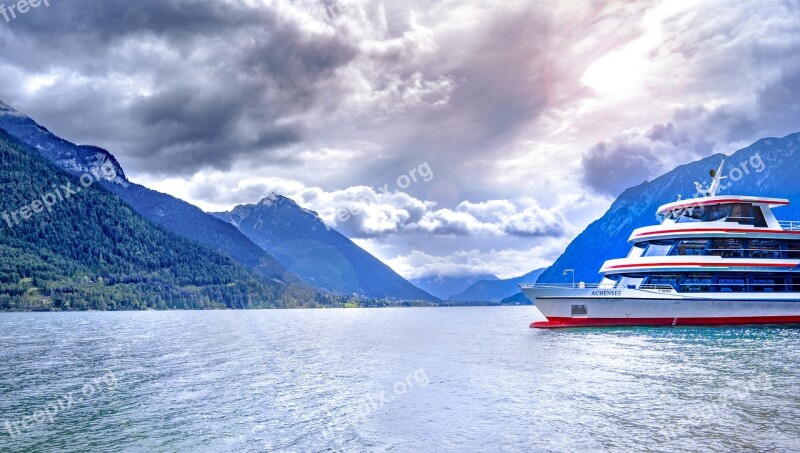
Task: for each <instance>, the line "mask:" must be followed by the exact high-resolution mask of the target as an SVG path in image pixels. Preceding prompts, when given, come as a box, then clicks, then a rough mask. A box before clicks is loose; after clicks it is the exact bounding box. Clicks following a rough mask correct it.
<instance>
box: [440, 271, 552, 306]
mask: <svg viewBox="0 0 800 453" xmlns="http://www.w3.org/2000/svg"><path fill="white" fill-rule="evenodd" d="M544 271H545V269H536V270H535V271H531V272H529V273H527V274H525V275H522V276H520V277H515V278H509V279H505V280H481V281H479V282H477V283H475V284H474V285H472V286H470V287H469V288H467V289H466V290H464V291H463V292H461V293H459V294H456V295H454V296H450V297H448V298H447V300H449V301H454V302H500V301H502V300H503V299H505V298H507V297H511V296H513V295H515V294H517V293H519V292H520V290H519V284H520V283H535V282H536V280H537V279H538V278H539V276H540V275H542V273H543V272H544Z"/></svg>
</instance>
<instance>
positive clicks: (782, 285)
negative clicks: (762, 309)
mask: <svg viewBox="0 0 800 453" xmlns="http://www.w3.org/2000/svg"><path fill="white" fill-rule="evenodd" d="M786 280H787V278H786V277H784V276H782V275H770V274H765V275H758V274H756V275H754V276H753V291H758V292H765V293H771V292H776V291H786Z"/></svg>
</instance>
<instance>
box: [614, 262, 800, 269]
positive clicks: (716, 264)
mask: <svg viewBox="0 0 800 453" xmlns="http://www.w3.org/2000/svg"><path fill="white" fill-rule="evenodd" d="M798 265H800V263H775V264H764V263H638V264H618V265H616V266H611V267H609V269H629V268H632V267H662V266H668V267H684V266H702V267H708V268H712V267H713V268H718V267H796V266H798Z"/></svg>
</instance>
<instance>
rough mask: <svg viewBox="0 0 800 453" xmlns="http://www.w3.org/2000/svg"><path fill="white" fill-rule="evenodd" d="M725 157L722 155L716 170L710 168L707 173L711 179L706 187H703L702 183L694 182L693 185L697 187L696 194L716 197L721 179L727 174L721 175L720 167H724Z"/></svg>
mask: <svg viewBox="0 0 800 453" xmlns="http://www.w3.org/2000/svg"><path fill="white" fill-rule="evenodd" d="M725 159H726V156H723V157H722V162H721V163H720V164H719V169H718V170H711V172H710V173H709V174H710V175H711V178H713V179H712V180H711V185H710V186H709V187H708V189H704V188H703V185H702V184H700V183H699V182H695V183H694V186H695V187H696V188H697V194H698V195H700V197H716V196H717V194H718V193H719V190H720V189H721V188H722V180H723V179H727V176H722V169H723V168H725Z"/></svg>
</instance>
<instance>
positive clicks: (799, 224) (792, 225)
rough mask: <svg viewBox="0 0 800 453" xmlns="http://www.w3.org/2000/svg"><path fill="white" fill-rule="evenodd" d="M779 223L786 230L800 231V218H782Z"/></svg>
mask: <svg viewBox="0 0 800 453" xmlns="http://www.w3.org/2000/svg"><path fill="white" fill-rule="evenodd" d="M778 225H780V226H781V228H783V229H784V230H785V231H800V221H798V220H781V221H779V222H778Z"/></svg>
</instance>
